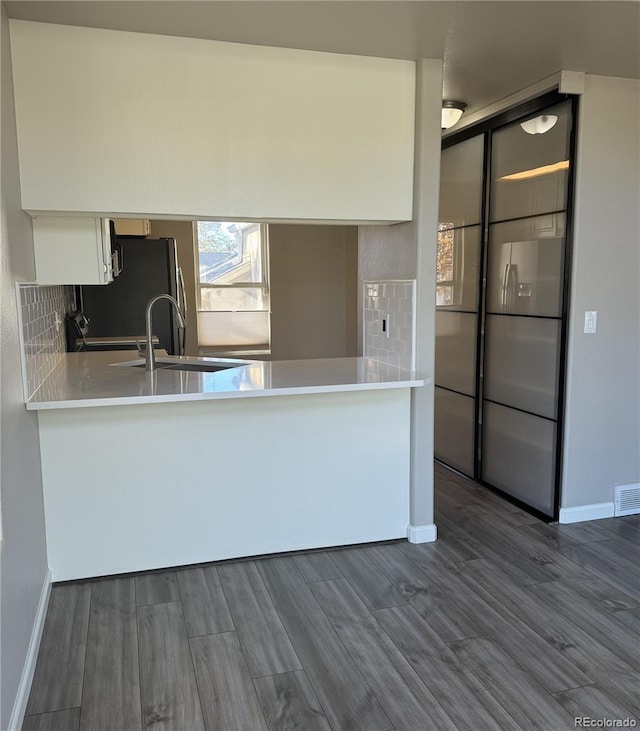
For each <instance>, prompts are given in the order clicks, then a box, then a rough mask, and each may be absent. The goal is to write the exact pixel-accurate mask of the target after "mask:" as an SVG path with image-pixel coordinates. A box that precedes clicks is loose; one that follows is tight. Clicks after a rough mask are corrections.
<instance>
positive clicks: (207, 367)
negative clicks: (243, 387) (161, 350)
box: [131, 360, 238, 373]
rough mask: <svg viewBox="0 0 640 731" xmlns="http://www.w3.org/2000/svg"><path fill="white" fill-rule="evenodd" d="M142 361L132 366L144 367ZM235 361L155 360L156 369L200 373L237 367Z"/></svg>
mask: <svg viewBox="0 0 640 731" xmlns="http://www.w3.org/2000/svg"><path fill="white" fill-rule="evenodd" d="M144 366H145V364H144V363H136V364H135V365H132V366H131V367H132V368H144ZM237 367H238V364H237V363H231V364H227V363H225V364H224V365H223V364H221V363H163V362H162V361H158V360H157V361H156V369H159V368H162V369H163V370H167V371H199V372H200V373H215V372H216V371H224V370H226V369H227V368H237Z"/></svg>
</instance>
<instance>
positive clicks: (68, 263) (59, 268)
mask: <svg viewBox="0 0 640 731" xmlns="http://www.w3.org/2000/svg"><path fill="white" fill-rule="evenodd" d="M33 248H34V254H35V264H36V282H38V284H108V283H109V282H112V281H113V276H114V272H113V260H112V252H111V236H110V231H109V220H108V219H106V218H89V217H85V216H36V217H35V218H34V219H33Z"/></svg>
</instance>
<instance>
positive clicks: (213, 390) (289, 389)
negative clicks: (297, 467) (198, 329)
mask: <svg viewBox="0 0 640 731" xmlns="http://www.w3.org/2000/svg"><path fill="white" fill-rule="evenodd" d="M131 359H132V352H131V351H103V352H89V353H67V354H65V355H64V356H63V357H62V358H61V360H60V363H58V365H57V366H56V368H54V370H53V371H52V372H51V374H50V375H49V376H48V377H47V379H46V380H45V382H44V383H43V384H42V386H41V387H40V388H39V389H38V390H37V391H36V393H35V394H34V395H33V396H32V397H31V399H30V400H29V401H28V402H27V404H26V407H27V409H29V410H41V409H69V408H82V407H89V406H124V405H127V404H145V403H166V402H170V401H197V400H209V399H229V398H246V397H251V396H288V395H298V394H311V393H330V392H336V391H359V390H367V389H384V388H413V387H416V386H422V385H424V384H425V383H428V382H430V381H429V379H424V378H418V377H416V375H415V373H413V372H412V371H406V370H404V369H401V368H397V367H395V366H390V365H386V364H384V363H380V362H378V361H376V360H372V359H371V358H323V359H310V360H283V361H251V362H250V363H249V364H248V365H241V366H239V367H234V368H228V369H226V370H221V371H216V372H214V373H200V372H194V371H179V370H166V369H158V370H156V371H154V372H152V373H148V372H147V371H145V370H144V368H127V367H124V366H114V365H113V364H115V363H121V362H125V361H131ZM210 360H217V361H222V360H224V359H221V358H218V359H208V358H189V359H188V361H189V362H193V361H202V362H207V361H210ZM228 360H231V359H228ZM141 362H142V361H140V363H141Z"/></svg>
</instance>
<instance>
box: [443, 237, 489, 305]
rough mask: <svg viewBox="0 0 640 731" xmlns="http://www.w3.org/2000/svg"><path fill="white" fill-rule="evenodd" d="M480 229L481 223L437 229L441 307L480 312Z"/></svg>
mask: <svg viewBox="0 0 640 731" xmlns="http://www.w3.org/2000/svg"><path fill="white" fill-rule="evenodd" d="M480 233H481V231H480V226H470V227H469V228H456V229H446V230H442V231H438V259H437V266H436V306H437V307H438V309H447V310H467V311H471V312H477V310H478V267H479V265H480Z"/></svg>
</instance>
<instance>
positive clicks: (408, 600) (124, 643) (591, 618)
mask: <svg viewBox="0 0 640 731" xmlns="http://www.w3.org/2000/svg"><path fill="white" fill-rule="evenodd" d="M436 524H437V525H438V541H437V542H436V543H429V544H422V545H411V544H409V543H407V542H405V541H399V542H391V543H384V544H376V545H366V546H358V547H353V548H344V549H336V550H331V551H320V552H309V553H303V554H296V555H294V556H285V555H281V556H275V557H268V558H263V559H258V560H253V561H228V562H222V563H220V564H210V565H207V566H198V567H185V568H184V569H176V570H173V571H162V572H149V573H147V574H140V575H136V576H135V577H134V576H126V577H116V578H108V579H97V580H94V581H84V582H74V583H68V584H61V585H56V586H54V587H53V588H52V594H51V601H50V605H49V610H48V615H47V620H46V623H45V628H44V634H43V638H42V643H41V647H40V653H39V656H38V662H37V667H36V671H35V677H34V682H33V686H32V689H31V695H30V698H29V703H28V707H27V714H28V715H27V716H26V717H25V721H24V725H23V730H24V731H36V730H37V731H107V730H108V731H146V730H147V729H154V730H156V729H157V730H158V731H160V730H161V729H162V730H163V731H164V730H165V729H166V730H167V731H169V730H172V731H196V730H197V729H207V730H208V731H214V730H215V731H253V729H259V730H263V731H269V730H270V731H288V730H289V729H299V730H300V731H314V729H323V730H326V729H334V731H357V730H358V729H360V730H361V731H376V730H378V731H392V730H393V729H396V730H397V731H400V730H401V729H403V730H406V731H445V730H446V729H451V730H452V731H456V730H457V731H512V730H513V731H518V730H519V729H521V730H523V731H529V730H531V729H536V730H538V731H564V730H565V729H567V730H568V729H574V728H576V721H575V719H576V718H577V717H587V718H588V719H595V720H596V721H603V720H604V719H608V720H611V721H614V720H617V719H620V720H622V721H623V720H625V719H629V721H628V722H627V724H626V725H628V726H629V725H630V726H634V725H635V724H637V723H640V640H639V637H638V630H639V628H640V581H639V579H640V571H639V568H638V567H639V561H638V559H639V557H640V516H629V517H624V518H616V519H608V520H599V521H593V522H591V523H584V524H577V525H567V526H562V525H546V524H544V523H542V522H540V521H538V520H536V519H535V518H532V517H531V516H530V515H528V514H527V513H525V512H523V511H521V510H519V509H518V508H516V507H514V506H513V505H510V504H509V503H506V502H505V501H503V500H501V499H499V498H498V497H496V496H495V495H494V494H492V493H491V492H489V491H487V490H485V489H483V488H481V487H479V486H478V485H475V484H474V483H472V482H470V481H468V480H466V479H465V478H462V477H460V476H459V475H456V474H454V473H452V472H450V471H448V470H445V469H444V468H442V467H440V466H438V465H436ZM602 725H603V724H602V723H601V724H600V726H602ZM609 725H610V726H612V725H613V724H609Z"/></svg>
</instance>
